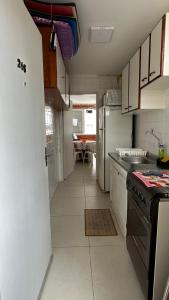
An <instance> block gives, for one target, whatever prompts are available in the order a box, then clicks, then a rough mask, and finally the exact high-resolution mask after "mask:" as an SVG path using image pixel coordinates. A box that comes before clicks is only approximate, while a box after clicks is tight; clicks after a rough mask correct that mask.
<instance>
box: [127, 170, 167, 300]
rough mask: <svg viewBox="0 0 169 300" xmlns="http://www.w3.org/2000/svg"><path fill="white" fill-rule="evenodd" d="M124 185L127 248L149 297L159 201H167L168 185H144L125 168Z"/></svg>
mask: <svg viewBox="0 0 169 300" xmlns="http://www.w3.org/2000/svg"><path fill="white" fill-rule="evenodd" d="M143 172H144V171H143ZM146 172H150V174H151V173H152V170H151V171H147V170H146ZM154 172H156V170H155V171H154ZM147 174H148V173H147ZM127 189H128V209H127V238H126V242H127V249H128V251H129V254H130V257H131V259H132V262H133V265H134V267H135V270H136V273H137V276H138V279H139V281H140V284H141V286H142V289H143V292H144V295H145V299H146V300H152V299H153V283H154V268H155V253H156V236H157V221H158V209H159V202H160V201H161V199H163V201H169V187H146V186H145V184H144V183H143V182H142V181H141V180H140V179H139V178H138V177H136V176H135V175H134V174H133V172H129V173H128V175H127Z"/></svg>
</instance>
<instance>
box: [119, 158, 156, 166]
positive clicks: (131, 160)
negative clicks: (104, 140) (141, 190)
mask: <svg viewBox="0 0 169 300" xmlns="http://www.w3.org/2000/svg"><path fill="white" fill-rule="evenodd" d="M122 160H124V161H125V162H127V163H129V164H143V165H147V164H154V163H155V161H154V160H152V159H149V158H147V157H145V156H127V157H126V156H125V157H123V158H122Z"/></svg>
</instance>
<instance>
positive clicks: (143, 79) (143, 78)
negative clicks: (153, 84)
mask: <svg viewBox="0 0 169 300" xmlns="http://www.w3.org/2000/svg"><path fill="white" fill-rule="evenodd" d="M149 48H150V36H149V37H148V38H147V39H146V40H145V42H144V43H143V45H142V46H141V70H140V87H143V86H144V85H145V84H147V83H148V72H149V50H150V49H149Z"/></svg>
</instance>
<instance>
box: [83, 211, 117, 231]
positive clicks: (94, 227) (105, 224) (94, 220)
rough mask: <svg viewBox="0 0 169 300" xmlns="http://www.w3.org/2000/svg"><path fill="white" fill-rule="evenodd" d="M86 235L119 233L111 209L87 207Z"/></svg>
mask: <svg viewBox="0 0 169 300" xmlns="http://www.w3.org/2000/svg"><path fill="white" fill-rule="evenodd" d="M85 235H86V236H112V235H117V230H116V228H115V225H114V222H113V219H112V216H111V213H110V210H109V209H85Z"/></svg>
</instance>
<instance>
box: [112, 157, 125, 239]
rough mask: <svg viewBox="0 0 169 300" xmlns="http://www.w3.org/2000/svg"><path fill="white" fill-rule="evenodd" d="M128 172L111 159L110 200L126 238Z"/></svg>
mask: <svg viewBox="0 0 169 300" xmlns="http://www.w3.org/2000/svg"><path fill="white" fill-rule="evenodd" d="M126 179H127V171H126V170H124V169H123V168H122V167H120V165H118V164H117V163H116V162H115V161H113V160H112V159H110V200H111V204H112V211H113V213H114V215H115V217H116V220H117V222H118V225H119V227H120V230H121V232H122V234H123V235H124V236H126V221H127V188H126Z"/></svg>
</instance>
